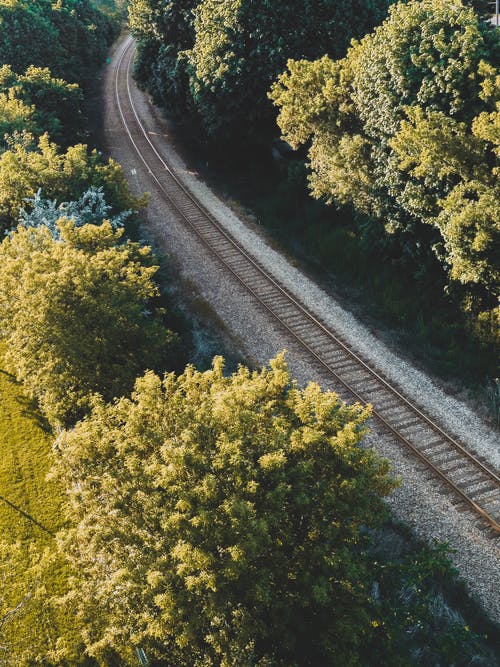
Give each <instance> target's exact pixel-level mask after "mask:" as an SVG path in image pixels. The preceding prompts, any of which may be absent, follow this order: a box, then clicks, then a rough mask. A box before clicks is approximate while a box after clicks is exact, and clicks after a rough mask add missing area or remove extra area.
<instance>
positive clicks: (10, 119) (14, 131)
mask: <svg viewBox="0 0 500 667" xmlns="http://www.w3.org/2000/svg"><path fill="white" fill-rule="evenodd" d="M0 71H1V70H0ZM38 129H39V128H38V126H37V124H36V121H35V108H34V107H33V106H28V105H27V104H25V103H24V102H23V101H22V100H20V99H18V98H17V97H16V96H15V95H14V94H13V92H11V91H9V92H7V93H3V92H0V153H1V152H2V151H3V150H5V149H6V148H7V147H8V146H9V141H12V139H13V138H14V137H16V136H17V137H18V136H21V135H22V134H23V133H28V134H29V135H31V134H34V133H36V132H37V131H38Z"/></svg>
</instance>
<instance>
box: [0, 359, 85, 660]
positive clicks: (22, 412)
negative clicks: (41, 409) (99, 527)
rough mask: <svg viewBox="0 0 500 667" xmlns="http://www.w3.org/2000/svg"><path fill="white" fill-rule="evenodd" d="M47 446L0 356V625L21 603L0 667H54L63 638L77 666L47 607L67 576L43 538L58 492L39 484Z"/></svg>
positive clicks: (1, 631) (62, 622)
mask: <svg viewBox="0 0 500 667" xmlns="http://www.w3.org/2000/svg"><path fill="white" fill-rule="evenodd" d="M53 442H54V436H53V434H52V433H51V431H50V429H49V428H48V426H47V425H46V423H45V422H44V420H43V418H42V417H41V416H40V414H39V413H38V412H37V410H36V408H35V407H34V406H33V405H32V403H31V402H30V401H29V400H28V399H27V398H26V396H25V395H24V394H23V390H22V387H21V386H20V385H19V384H18V383H17V382H16V381H15V379H14V378H13V377H12V376H11V375H9V374H8V373H6V372H5V370H4V369H3V364H2V362H1V356H0V496H1V499H0V544H1V551H0V618H1V617H3V615H4V614H6V613H8V612H9V611H11V610H13V609H15V608H16V607H17V606H18V605H19V604H20V603H21V607H20V609H19V610H18V611H17V612H16V613H15V614H13V615H12V616H10V617H9V619H8V620H7V621H6V622H5V623H4V624H3V625H2V626H1V627H0V647H1V648H0V664H2V665H11V664H12V665H21V664H32V660H33V661H34V659H36V658H38V659H39V660H40V659H42V661H43V664H54V663H56V664H57V663H58V659H57V657H56V656H57V654H58V651H59V649H60V648H62V647H59V646H57V644H56V642H57V638H58V637H59V636H64V637H66V638H67V642H66V645H67V647H68V648H69V652H70V655H71V654H72V657H71V661H70V664H75V665H76V664H83V661H81V660H80V658H79V656H80V655H81V646H80V643H81V639H80V632H79V629H78V623H77V622H76V621H75V619H74V618H73V617H72V614H71V609H70V608H68V607H67V606H65V605H61V606H59V605H53V604H49V602H48V600H49V598H50V597H52V596H53V595H56V596H60V595H63V594H64V593H65V591H66V588H67V578H68V575H69V573H68V570H67V567H66V565H65V563H64V562H63V561H62V560H61V558H60V557H58V556H57V555H56V549H55V546H56V545H55V540H54V537H53V536H52V535H51V534H50V533H55V532H56V531H57V530H58V529H60V528H61V527H62V522H63V518H62V517H63V515H62V499H63V494H62V490H61V488H60V486H59V485H58V483H57V482H56V481H55V480H47V478H46V477H47V473H48V471H49V469H50V467H51V450H52V444H53ZM16 508H17V509H16ZM23 513H24V514H23Z"/></svg>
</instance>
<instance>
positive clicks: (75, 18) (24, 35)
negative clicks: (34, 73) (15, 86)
mask: <svg viewBox="0 0 500 667" xmlns="http://www.w3.org/2000/svg"><path fill="white" fill-rule="evenodd" d="M114 34H115V28H114V25H113V23H112V21H111V20H110V19H109V18H108V17H106V16H105V15H104V14H103V13H101V12H100V11H98V10H97V9H96V8H95V6H94V5H93V3H92V2H91V0H58V2H51V1H50V0H0V63H1V64H7V65H11V66H12V68H13V69H14V70H15V71H16V72H23V71H25V70H26V68H27V67H28V66H29V65H32V64H36V65H37V66H39V67H49V68H50V70H51V71H52V72H53V73H54V75H55V76H58V77H62V78H63V79H64V80H66V81H71V82H77V83H81V84H86V83H88V82H89V80H90V78H91V77H92V76H93V75H94V72H95V70H96V69H97V67H98V66H99V64H100V63H102V61H103V59H104V54H105V50H106V46H107V45H108V44H109V43H110V40H111V38H112V36H113V35H114Z"/></svg>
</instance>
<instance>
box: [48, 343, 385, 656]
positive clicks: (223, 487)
mask: <svg viewBox="0 0 500 667" xmlns="http://www.w3.org/2000/svg"><path fill="white" fill-rule="evenodd" d="M369 412H370V411H369V409H368V408H361V407H360V406H359V405H354V406H352V407H349V406H347V405H345V404H343V403H342V402H341V401H340V400H339V399H338V397H337V396H336V395H335V394H333V393H331V392H322V391H321V390H320V388H319V387H318V386H317V385H315V384H310V385H309V386H308V387H307V388H305V389H299V388H298V387H297V386H296V385H295V384H294V383H293V382H291V380H290V374H289V371H288V368H287V366H286V364H285V362H284V359H283V356H279V357H277V358H276V359H275V360H274V361H272V362H271V364H270V368H264V369H262V370H259V371H254V372H251V371H250V370H248V369H246V368H244V367H240V369H239V370H238V371H237V372H236V373H235V374H233V375H232V376H230V377H227V376H225V375H224V369H223V361H222V360H221V359H220V358H217V359H215V360H214V364H213V367H212V369H211V370H209V371H207V372H204V373H201V372H197V371H196V370H195V369H194V368H192V367H188V368H187V369H186V370H185V372H184V373H183V374H182V375H179V376H177V377H176V376H175V375H174V374H169V375H166V376H165V377H164V378H163V379H161V378H160V377H159V376H158V375H156V374H154V373H151V372H150V373H147V374H146V375H144V376H143V377H142V378H140V379H139V380H138V381H137V383H136V387H135V391H134V393H133V395H132V398H131V399H128V398H124V399H122V400H120V401H119V402H117V403H114V404H111V405H106V404H105V403H104V402H103V401H99V402H97V403H96V404H95V406H94V410H93V412H92V415H91V416H89V417H88V418H86V419H85V420H84V421H82V422H80V423H79V424H78V425H77V426H76V427H75V429H73V430H72V431H69V432H66V433H63V434H62V435H61V437H60V439H59V440H58V445H57V447H58V462H57V468H58V470H59V475H60V477H61V479H62V482H63V484H64V487H65V488H66V489H68V490H69V505H68V516H71V521H72V522H73V525H72V527H71V528H70V529H69V530H68V531H67V532H66V534H65V536H64V538H62V541H61V544H62V545H63V548H64V549H66V550H67V551H68V553H69V557H70V560H71V561H72V564H73V566H74V570H75V572H78V573H79V576H78V577H77V579H76V580H75V585H74V589H73V592H72V595H70V597H69V598H68V601H69V603H70V604H72V606H73V607H74V608H75V609H77V610H78V614H79V615H81V616H82V617H85V618H86V619H88V620H89V621H90V623H89V625H88V630H87V633H86V635H85V639H86V642H87V651H88V653H89V654H90V655H94V656H98V657H99V659H102V660H104V659H105V656H106V655H107V651H109V650H111V649H115V650H116V651H117V652H118V653H119V655H120V658H121V662H120V664H134V660H135V659H136V657H134V655H133V654H131V653H129V652H131V651H132V650H133V648H134V646H140V647H142V648H143V650H145V652H146V654H147V656H148V657H149V658H150V659H151V660H152V661H153V662H154V661H155V660H157V661H158V664H162V665H172V666H174V665H175V667H181V666H183V665H186V666H187V665H189V667H192V666H194V665H227V666H229V665H242V666H243V665H287V666H292V665H306V664H311V665H312V664H338V665H354V664H358V659H357V657H356V656H357V654H358V651H359V648H360V645H361V644H362V643H363V641H364V640H365V638H366V636H367V635H369V634H370V628H371V627H372V626H371V623H370V602H369V599H368V598H369V593H368V591H367V583H366V582H367V566H368V564H367V561H366V560H365V559H364V556H363V549H362V545H363V540H364V538H363V537H362V533H363V531H364V530H365V528H366V527H367V526H374V525H376V524H378V522H379V520H380V518H381V517H382V516H383V515H384V505H383V501H382V497H383V496H384V495H385V494H387V493H388V492H389V491H390V490H391V488H392V486H393V484H392V482H391V481H390V479H389V477H388V474H387V473H388V467H387V463H385V462H383V461H382V460H381V459H379V458H378V457H377V456H376V455H375V454H374V453H373V452H372V451H371V450H367V449H364V448H362V447H360V446H359V443H360V441H361V439H362V437H363V434H364V432H365V420H366V418H367V417H368V415H369Z"/></svg>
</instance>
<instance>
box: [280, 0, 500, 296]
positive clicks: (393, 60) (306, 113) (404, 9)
mask: <svg viewBox="0 0 500 667" xmlns="http://www.w3.org/2000/svg"><path fill="white" fill-rule="evenodd" d="M499 46H500V41H499V36H498V34H496V33H495V32H494V31H493V30H492V29H491V28H490V27H489V26H487V25H486V24H484V23H482V22H481V21H480V20H479V19H478V17H477V15H476V14H475V13H474V12H473V10H471V9H467V8H466V7H464V6H463V5H461V4H460V3H458V4H457V3H456V4H455V5H453V6H450V4H449V3H448V2H447V1H446V0H423V2H409V3H408V4H398V5H394V6H393V7H392V8H391V10H390V15H389V18H388V19H387V20H386V21H385V22H384V23H383V24H382V25H381V26H380V27H379V28H377V29H376V30H375V31H374V32H373V34H371V35H368V36H367V37H365V38H364V39H363V40H361V41H360V42H356V43H354V44H353V45H352V46H351V48H350V49H349V51H348V54H347V56H346V57H345V58H344V59H342V60H338V61H333V60H330V59H329V58H326V57H325V58H323V59H321V60H319V61H316V62H314V63H311V62H306V61H297V62H292V61H291V62H289V71H288V73H285V74H284V75H282V76H281V78H280V79H279V81H278V82H277V83H276V84H275V85H274V87H273V90H272V93H271V97H272V99H273V100H274V102H275V104H276V105H278V106H279V108H280V115H279V119H278V122H279V125H280V127H281V129H282V131H283V135H284V137H285V138H286V139H287V141H289V142H290V143H291V144H292V146H294V147H298V146H299V145H301V144H306V143H307V142H308V141H309V140H311V145H310V149H309V160H310V166H311V176H310V185H311V191H312V194H313V196H315V197H317V198H325V199H326V200H327V201H330V202H331V201H335V202H338V203H343V204H345V203H348V204H352V205H353V206H354V207H355V208H356V209H357V210H359V211H361V212H363V213H364V214H367V215H368V216H370V217H371V218H372V220H374V222H373V224H374V225H375V224H377V223H376V222H375V221H377V220H383V221H384V224H385V229H386V232H389V233H396V234H397V235H398V237H399V244H400V247H401V248H404V247H406V252H407V253H408V254H409V255H410V256H412V257H413V258H414V259H415V258H417V257H418V258H419V261H420V262H421V261H422V260H421V257H422V249H423V250H424V252H425V253H427V255H428V256H429V255H430V253H432V252H433V253H434V254H435V255H436V256H437V257H438V258H439V260H440V261H441V263H442V265H443V267H444V270H446V271H448V272H449V275H450V277H451V279H452V280H455V281H460V282H461V283H464V284H465V285H467V287H468V288H470V289H471V290H472V292H473V293H474V294H475V295H476V297H479V298H478V299H477V303H478V304H481V303H484V304H485V305H486V306H489V307H491V306H492V303H494V293H495V290H496V287H497V285H496V286H495V284H496V283H497V281H498V271H499V263H498V248H499V227H498V224H499V216H498V194H495V193H498V162H497V160H498V129H495V128H498V107H497V105H498V101H499V99H500V97H499V87H498V75H497V70H496V68H495V66H494V65H495V63H496V62H497V59H498V55H499ZM495 201H496V203H495Z"/></svg>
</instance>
